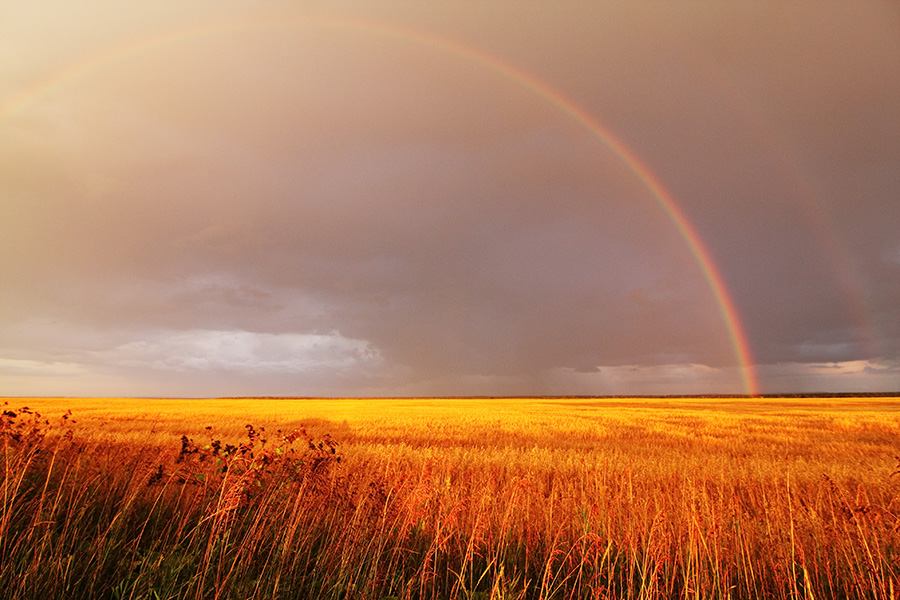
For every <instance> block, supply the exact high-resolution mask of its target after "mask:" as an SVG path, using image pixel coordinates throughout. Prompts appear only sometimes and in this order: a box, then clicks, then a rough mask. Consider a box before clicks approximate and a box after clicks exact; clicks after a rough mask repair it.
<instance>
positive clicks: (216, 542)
mask: <svg viewBox="0 0 900 600" xmlns="http://www.w3.org/2000/svg"><path fill="white" fill-rule="evenodd" d="M0 404H2V405H3V406H2V409H3V411H2V416H0V438H2V448H3V450H2V452H3V456H2V457H0V461H2V462H0V469H2V476H0V481H2V483H0V485H2V490H0V503H2V504H0V586H2V587H0V589H2V590H3V593H2V595H3V597H5V598H11V599H12V598H16V599H18V598H34V599H38V598H40V599H46V598H112V599H125V598H130V599H138V598H149V599H158V598H210V599H219V598H223V599H224V598H234V599H246V598H335V599H337V598H346V599H377V600H386V599H389V598H391V599H393V598H408V599H413V598H417V599H418V598H421V599H425V598H428V599H431V598H471V599H475V598H478V599H488V598H491V599H495V598H498V599H499V598H527V599H532V598H535V599H537V598H548V599H550V598H561V599H566V598H648V599H649V598H807V599H812V598H833V599H837V598H896V597H898V595H900V585H898V583H900V582H898V580H897V578H898V576H900V563H898V558H897V554H898V551H900V531H898V530H900V502H898V495H900V475H895V472H896V471H897V470H898V468H900V466H898V460H900V459H898V458H897V455H898V454H900V398H895V397H890V398H888V397H840V398H609V399H594V398H458V399H447V398H415V399H413V398H405V399H404V398H399V399H398V398H395V399H384V398H373V399H358V398H356V399H285V398H264V399H242V398H234V399H177V400H174V399H124V398H114V399H109V398H106V399H104V398H96V399H90V398H80V399H73V398H27V399H26V398H7V399H5V400H0Z"/></svg>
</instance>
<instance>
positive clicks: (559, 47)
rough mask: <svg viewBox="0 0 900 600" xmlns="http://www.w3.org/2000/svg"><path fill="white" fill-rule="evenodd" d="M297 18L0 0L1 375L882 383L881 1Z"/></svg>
mask: <svg viewBox="0 0 900 600" xmlns="http://www.w3.org/2000/svg"><path fill="white" fill-rule="evenodd" d="M298 4H301V3H297V2H283V3H280V2H229V1H222V0H217V1H215V2H188V3H185V2H161V1H154V2H141V3H133V2H124V3H123V2H119V1H103V0H89V1H81V0H79V1H76V2H71V1H65V2H63V1H61V0H59V1H55V0H46V1H40V2H35V1H34V0H0V203H2V209H3V213H2V214H3V218H2V219H0V395H71V396H84V395H103V396H107V395H127V396H130V395H138V396H218V395H287V396H315V395H329V396H331V395H341V396H344V395H349V396H357V395H481V394H484V395H507V394H509V395H512V394H529V395H530V394H541V395H543V394H597V395H602V394H694V393H741V392H745V391H748V385H747V382H748V381H752V379H753V377H756V378H758V381H759V389H760V390H761V391H762V392H766V393H779V392H815V391H822V392H845V391H896V390H900V7H898V4H897V3H896V2H852V3H851V2H802V3H795V2H783V1H781V0H779V1H777V2H746V3H734V2H728V3H723V2H718V1H695V2H676V3H668V2H665V3H664V2H642V1H629V2H613V3H606V2H602V3H601V2H593V1H592V2H552V3H551V2H528V1H523V2H503V3H499V2H498V3H488V2H473V3H467V2H457V1H454V2H427V3H425V2H404V3H391V2H377V3H375V2H368V3H365V2H333V1H329V2H322V3H320V4H316V3H313V2H307V3H302V5H303V8H302V9H299V8H296V5H298ZM579 110H580V111H583V112H582V113H578V112H577V111H579ZM578 114H581V115H582V117H584V116H585V115H589V117H590V118H591V119H593V120H594V121H595V124H599V126H600V127H596V126H591V124H590V122H586V121H585V120H584V118H582V119H579V118H578ZM603 129H605V130H606V131H607V132H609V133H610V134H612V136H614V139H612V138H610V137H609V136H606V138H604V135H603V134H602V130H603ZM617 143H618V144H621V147H620V148H618V150H621V149H622V148H624V149H626V150H627V151H628V152H630V153H631V154H630V156H631V157H632V158H628V156H626V157H625V158H623V155H622V152H620V151H617V147H616V144H617ZM641 169H646V171H647V172H649V173H652V175H653V177H655V178H656V180H657V181H658V182H660V183H661V184H662V186H664V188H665V189H666V190H667V193H669V194H670V195H671V199H672V200H673V201H674V203H675V205H676V206H677V209H678V210H680V211H681V212H682V213H683V216H684V218H685V219H686V222H687V223H689V225H690V227H692V228H693V229H694V231H695V233H696V235H697V238H696V240H694V241H693V242H692V240H691V239H690V236H689V235H687V234H686V233H685V231H684V230H683V228H681V227H679V225H678V223H677V222H676V220H675V219H674V218H673V216H672V215H671V214H670V213H669V212H667V211H666V210H665V207H664V205H663V202H661V201H660V198H658V197H657V195H656V194H655V193H654V190H653V189H651V186H649V185H648V184H647V182H646V181H645V178H643V177H641ZM692 244H693V246H692ZM703 251H706V252H708V255H709V257H710V258H711V260H712V263H713V268H714V269H715V270H716V271H717V273H718V274H719V275H720V276H721V280H720V281H719V282H717V281H716V280H715V278H713V279H712V280H711V279H709V278H707V277H706V276H705V274H704V265H703V264H702V261H701V260H699V259H698V252H701V253H702V252H703ZM717 285H718V287H719V289H718V291H719V292H720V293H721V294H724V296H723V297H725V298H726V299H727V298H728V297H730V299H731V300H733V302H734V308H735V311H736V313H735V314H736V318H735V319H734V320H732V321H729V316H728V311H727V310H723V307H722V305H721V304H720V302H719V301H718V300H717V297H716V292H717V289H716V288H717ZM742 332H743V333H742ZM731 334H734V335H736V336H737V338H738V340H739V339H740V338H741V337H742V336H743V335H745V336H746V343H747V346H748V348H749V351H750V353H751V354H752V359H753V364H748V365H741V364H740V355H739V351H738V349H737V348H736V344H735V343H734V342H735V339H733V335H731Z"/></svg>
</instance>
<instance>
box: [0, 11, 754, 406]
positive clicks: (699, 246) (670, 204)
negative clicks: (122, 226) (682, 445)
mask: <svg viewBox="0 0 900 600" xmlns="http://www.w3.org/2000/svg"><path fill="white" fill-rule="evenodd" d="M272 28H292V29H323V28H324V29H339V30H344V31H356V32H360V33H366V34H369V35H377V36H381V37H384V38H390V39H394V40H398V41H400V42H403V43H407V44H408V43H413V44H418V45H422V46H427V47H430V48H433V49H435V50H438V51H440V52H443V53H448V54H451V55H453V56H455V57H457V58H459V59H463V60H467V61H470V62H472V63H474V64H476V65H478V66H480V67H481V68H484V69H488V70H490V71H493V72H494V73H496V74H498V75H500V76H501V77H503V78H505V79H507V80H509V81H511V82H513V83H514V84H516V85H518V86H520V87H522V88H525V89H526V90H528V91H529V92H531V93H533V94H536V95H537V96H539V97H540V98H543V99H544V100H545V101H546V102H548V103H549V104H550V105H552V106H554V107H555V108H556V109H558V110H560V111H562V112H563V113H565V114H567V115H569V116H570V117H571V118H572V119H574V120H575V121H576V122H577V123H579V124H580V125H581V126H582V127H584V128H585V129H586V130H587V131H589V132H590V133H591V134H592V135H593V136H594V137H595V138H596V139H598V140H599V141H600V142H601V143H602V144H604V145H605V146H606V147H607V148H608V149H609V150H610V151H611V152H612V153H613V154H615V155H616V156H617V157H618V158H619V159H620V160H621V161H622V162H623V163H624V164H625V165H626V166H627V167H628V168H629V169H630V170H631V171H632V173H633V174H634V175H635V176H636V177H637V178H638V179H639V180H640V182H641V183H642V184H643V186H644V187H645V188H646V189H647V190H648V191H649V192H650V194H651V195H652V196H653V197H654V198H655V199H656V201H657V202H658V203H659V205H660V206H661V207H662V209H663V210H664V211H665V212H666V214H667V215H668V216H669V218H670V219H671V221H672V223H673V224H674V225H675V227H676V228H677V229H678V232H679V233H680V235H681V237H682V238H683V239H684V240H685V242H686V243H687V245H688V247H689V249H690V251H691V253H692V255H693V256H694V259H695V260H696V262H697V264H698V265H699V267H700V269H701V271H702V273H703V276H704V278H705V280H706V282H707V284H708V285H709V288H710V290H711V291H712V293H713V295H714V297H715V300H716V303H717V305H718V307H719V310H720V312H721V314H722V317H723V319H724V322H725V326H726V328H727V331H728V335H729V339H730V343H731V346H732V348H733V350H734V355H735V358H736V360H737V362H738V364H739V366H740V369H741V378H742V382H743V387H744V390H745V393H747V394H749V395H751V396H754V395H758V394H759V391H760V388H759V382H758V379H757V375H756V370H755V367H754V362H753V358H752V354H751V350H750V344H749V342H748V340H747V335H746V333H745V331H744V329H743V326H742V325H741V321H740V318H739V316H738V311H737V309H736V307H735V305H734V301H733V300H732V298H731V295H730V294H729V292H728V289H727V287H726V285H725V282H724V280H723V278H722V275H721V273H720V272H719V270H718V268H717V267H716V264H715V262H714V261H713V259H712V257H711V256H710V253H709V251H708V250H707V248H706V246H705V245H704V243H703V241H702V239H701V238H700V236H699V235H698V234H697V231H696V230H695V229H694V227H693V226H692V225H691V223H690V222H689V221H688V219H687V217H686V216H685V214H684V212H683V211H682V210H681V208H680V207H679V206H678V204H677V203H676V202H675V199H674V198H673V197H672V195H671V194H670V193H669V192H668V191H667V190H666V188H665V187H664V186H663V184H662V183H661V182H660V181H659V179H658V178H657V177H656V176H655V175H654V174H653V173H652V171H651V170H650V169H649V167H648V166H647V165H646V164H644V162H643V161H642V160H641V159H640V158H639V157H638V156H637V155H635V154H634V152H632V151H631V150H630V149H629V148H628V146H626V145H625V143H623V142H622V141H621V140H620V139H619V138H618V137H616V136H615V135H614V134H613V133H612V132H611V131H610V130H609V129H608V128H607V127H606V126H605V125H603V123H601V122H600V121H599V120H598V119H597V118H596V117H595V116H594V115H592V114H591V113H590V112H588V111H587V110H585V109H584V108H582V107H581V106H579V105H578V104H577V103H576V102H574V101H573V100H571V99H569V98H567V97H566V96H565V95H563V94H562V93H561V92H559V91H558V90H556V89H555V88H553V87H551V86H550V85H549V84H547V83H546V82H544V81H542V80H540V79H538V78H537V77H535V76H533V75H531V74H530V73H527V72H526V71H523V70H521V69H519V68H517V67H515V66H513V65H511V64H509V63H507V62H505V61H504V60H502V59H501V58H499V57H497V56H494V55H492V54H489V53H487V52H485V51H483V50H480V49H477V48H474V47H471V46H469V45H465V44H463V43H460V42H458V41H455V40H452V39H450V38H446V37H442V36H438V35H436V34H433V33H431V32H427V33H426V32H421V31H418V30H414V29H410V28H408V27H401V26H398V25H395V24H388V23H382V22H377V21H370V20H353V19H346V18H340V19H339V18H330V17H319V16H317V17H301V18H297V17H292V18H288V19H286V18H283V17H262V18H251V19H248V18H241V19H230V20H222V21H216V22H214V23H210V24H205V25H195V26H191V27H185V28H180V29H173V30H167V31H165V32H162V33H156V34H153V35H149V36H145V37H143V38H140V39H138V40H135V41H130V42H129V43H127V44H125V45H120V46H114V47H112V48H109V49H107V50H106V51H104V52H101V53H98V54H95V55H92V56H89V57H87V58H85V59H82V60H81V61H78V62H75V63H73V64H72V65H70V66H69V67H68V68H66V69H65V70H63V71H62V72H60V73H58V74H57V75H56V76H54V77H52V78H49V79H47V80H46V81H43V82H41V83H39V84H37V85H35V86H33V87H32V88H30V89H29V90H27V91H26V92H25V93H23V94H21V95H20V96H19V97H17V98H15V99H13V100H11V101H10V102H8V103H6V105H5V106H2V107H0V123H2V122H3V121H4V120H6V119H8V118H9V117H10V116H11V115H13V114H14V113H15V112H17V111H19V110H21V109H22V108H23V107H25V106H27V105H29V104H31V103H32V102H34V101H36V100H37V99H39V98H40V97H41V96H43V95H45V94H46V93H48V92H50V91H51V90H53V89H55V88H57V87H60V86H62V85H65V84H66V83H68V82H70V81H72V80H75V79H77V78H79V77H82V76H84V75H85V74H88V73H91V72H93V71H96V70H99V69H101V68H103V67H104V66H107V65H109V64H111V63H115V62H120V61H122V60H125V59H127V58H129V57H131V56H135V55H138V54H140V53H143V52H146V51H148V50H151V49H153V48H158V47H161V46H166V45H172V44H176V43H179V42H182V41H186V40H189V39H196V38H198V37H205V36H211V35H219V34H225V33H229V32H234V31H242V30H252V29H272Z"/></svg>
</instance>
